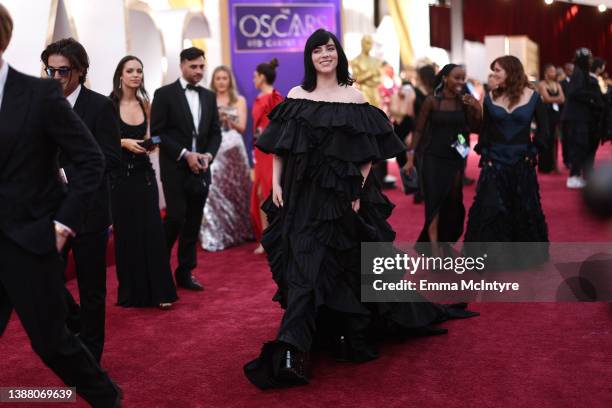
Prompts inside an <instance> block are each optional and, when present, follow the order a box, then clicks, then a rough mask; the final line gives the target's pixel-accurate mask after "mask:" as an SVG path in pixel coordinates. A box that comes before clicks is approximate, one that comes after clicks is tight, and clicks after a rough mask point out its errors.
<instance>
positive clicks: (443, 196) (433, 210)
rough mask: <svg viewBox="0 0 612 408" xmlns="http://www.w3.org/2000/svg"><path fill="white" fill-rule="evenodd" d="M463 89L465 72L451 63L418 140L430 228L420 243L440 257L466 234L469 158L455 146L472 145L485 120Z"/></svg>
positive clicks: (428, 103)
mask: <svg viewBox="0 0 612 408" xmlns="http://www.w3.org/2000/svg"><path fill="white" fill-rule="evenodd" d="M464 85H465V70H464V69H463V68H462V67H461V66H459V65H455V64H448V65H446V66H445V67H444V68H443V69H442V70H441V71H440V72H439V73H438V76H437V77H436V83H435V89H434V93H433V95H430V96H428V97H427V99H426V100H425V102H424V103H423V108H422V109H421V114H420V115H419V117H418V119H417V127H416V131H415V134H414V137H413V143H412V151H419V152H423V155H422V156H421V166H420V169H421V172H420V173H421V182H422V187H423V194H424V198H425V225H423V229H422V231H421V234H420V235H419V238H418V241H419V242H431V243H432V247H431V250H432V251H433V252H434V254H439V248H438V246H437V243H438V242H443V243H454V242H456V241H457V240H458V239H459V238H460V237H461V235H462V234H463V224H464V220H465V208H464V206H463V183H462V181H463V168H464V157H463V156H462V155H461V154H460V153H459V152H458V151H457V149H456V148H455V147H453V146H452V145H453V144H454V143H458V142H460V144H461V145H462V146H467V143H468V140H469V134H470V132H471V131H476V130H477V129H478V127H479V126H480V121H481V119H482V112H481V110H480V104H479V103H478V101H477V100H476V99H475V98H474V97H473V96H472V95H469V94H466V95H461V94H462V91H463V87H464ZM459 139H462V140H459ZM421 144H422V145H423V146H421ZM465 154H467V151H466V152H465ZM413 157H414V155H410V156H409V157H408V163H407V168H408V169H411V168H412V166H413V164H414V159H413ZM424 249H426V248H424Z"/></svg>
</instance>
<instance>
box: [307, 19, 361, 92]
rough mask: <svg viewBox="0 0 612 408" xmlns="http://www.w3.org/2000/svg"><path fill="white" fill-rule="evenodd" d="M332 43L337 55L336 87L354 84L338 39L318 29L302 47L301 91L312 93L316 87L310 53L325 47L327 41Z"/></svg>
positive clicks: (315, 76) (314, 71)
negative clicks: (302, 75) (302, 72)
mask: <svg viewBox="0 0 612 408" xmlns="http://www.w3.org/2000/svg"><path fill="white" fill-rule="evenodd" d="M330 38H331V40H332V41H333V42H334V45H335V47H336V52H337V53H338V65H337V66H336V77H337V78H338V85H344V86H351V85H353V83H354V82H355V80H354V79H353V78H351V74H350V73H349V64H348V59H347V58H346V54H345V53H344V49H342V45H340V41H338V38H337V37H336V36H335V35H334V34H333V33H330V32H329V31H327V30H324V29H322V28H319V29H318V30H316V31H315V32H314V33H312V34H311V35H310V37H308V40H306V46H304V79H303V80H302V89H304V90H305V91H307V92H312V91H314V90H315V88H316V87H317V70H316V69H315V67H314V64H313V63H312V51H313V50H314V49H315V48H317V47H320V46H322V45H325V44H327V43H328V42H329V39H330Z"/></svg>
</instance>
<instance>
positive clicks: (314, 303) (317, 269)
mask: <svg viewBox="0 0 612 408" xmlns="http://www.w3.org/2000/svg"><path fill="white" fill-rule="evenodd" d="M304 72H305V75H304V80H303V82H302V85H301V86H298V87H295V88H293V89H292V90H291V91H290V92H289V96H288V98H287V99H286V100H285V101H283V102H282V103H280V104H279V105H278V106H277V107H276V108H274V110H273V111H272V112H271V113H270V115H269V117H270V124H269V126H268V128H267V129H266V131H265V132H264V133H263V134H262V135H261V136H260V137H259V139H258V141H257V147H258V148H259V149H261V150H262V151H264V152H266V153H270V154H273V155H274V157H273V160H274V161H273V164H274V166H273V181H272V195H271V196H270V197H268V199H267V200H266V201H265V202H264V204H263V208H264V210H265V211H266V213H267V215H268V219H269V221H270V226H269V227H268V228H267V229H266V230H265V232H264V235H263V239H262V245H263V246H264V249H265V250H266V253H267V256H268V262H269V264H270V268H271V270H272V276H273V278H274V280H275V282H276V284H277V286H278V291H277V293H276V295H275V296H274V299H275V300H276V301H278V302H279V303H280V304H281V306H282V307H283V308H284V309H285V313H284V315H283V318H282V322H281V325H280V329H279V332H278V336H277V338H276V340H275V341H272V342H268V343H266V344H265V345H264V347H263V349H262V351H261V354H260V356H259V357H258V358H257V359H255V360H253V361H251V362H250V363H248V364H246V365H245V367H244V370H245V374H246V376H247V377H248V379H249V380H250V381H251V382H252V383H253V384H254V385H256V386H257V387H259V388H262V389H264V388H276V387H287V386H294V385H299V384H306V383H308V380H309V374H308V365H309V364H308V361H309V360H308V352H309V351H310V350H311V349H312V347H313V343H314V342H315V339H316V343H317V344H319V345H321V344H329V343H332V344H336V345H338V346H339V347H338V350H339V351H340V353H339V357H340V358H342V359H343V360H349V361H355V362H363V361H367V360H371V359H373V358H376V357H377V352H376V350H375V348H374V345H373V344H372V343H371V342H370V341H369V339H368V335H369V334H371V332H372V331H373V330H377V332H378V333H380V332H383V331H384V330H383V328H385V329H386V328H389V329H391V328H392V329H393V330H394V332H396V333H401V334H402V335H406V334H409V333H419V334H440V333H442V332H444V331H445V330H444V329H439V328H437V327H435V325H436V324H437V323H439V322H442V321H444V320H447V319H449V318H451V317H469V316H473V315H474V314H473V313H471V312H468V311H466V310H464V307H465V306H463V308H453V307H443V306H439V305H435V304H432V303H427V302H423V303H383V302H381V303H362V302H361V301H360V278H361V276H360V264H359V262H360V244H361V242H365V241H379V242H390V241H393V240H394V238H395V232H394V231H393V230H392V229H391V226H390V225H389V224H388V223H387V222H386V219H387V218H388V217H389V216H390V215H391V211H392V209H393V204H391V203H390V202H389V200H388V199H387V198H386V197H385V196H384V195H383V194H382V193H381V192H380V185H379V184H377V182H376V180H375V178H374V177H373V176H371V175H370V169H371V165H372V162H373V161H376V160H383V159H387V158H390V157H394V156H397V154H399V153H400V152H401V151H402V150H404V149H405V147H404V145H403V144H402V142H401V141H400V140H399V138H398V137H397V136H396V135H395V134H394V133H393V128H392V126H391V123H390V122H389V119H388V118H387V116H386V115H385V114H384V113H383V112H382V111H381V110H380V109H377V108H375V107H373V106H371V105H369V104H368V103H367V102H365V99H364V97H363V95H362V94H361V93H360V92H359V91H357V90H356V89H355V88H353V87H351V86H350V85H351V84H352V83H353V80H352V79H351V77H350V75H349V72H348V61H347V58H346V55H345V54H344V51H343V50H342V47H341V46H340V43H339V42H338V39H337V38H336V37H335V36H334V35H333V34H332V33H330V32H328V31H325V30H322V29H320V30H317V31H315V32H314V33H313V34H312V35H311V36H310V38H309V39H308V40H307V42H306V47H305V50H304Z"/></svg>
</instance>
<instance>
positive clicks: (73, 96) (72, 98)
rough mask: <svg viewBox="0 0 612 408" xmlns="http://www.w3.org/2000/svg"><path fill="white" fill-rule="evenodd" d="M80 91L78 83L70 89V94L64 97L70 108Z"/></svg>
mask: <svg viewBox="0 0 612 408" xmlns="http://www.w3.org/2000/svg"><path fill="white" fill-rule="evenodd" d="M80 93H81V84H79V86H77V87H76V89H75V90H74V91H72V93H71V94H70V95H68V96H67V97H66V99H67V100H68V103H69V104H70V106H71V107H72V109H74V104H75V103H76V101H77V99H79V94H80Z"/></svg>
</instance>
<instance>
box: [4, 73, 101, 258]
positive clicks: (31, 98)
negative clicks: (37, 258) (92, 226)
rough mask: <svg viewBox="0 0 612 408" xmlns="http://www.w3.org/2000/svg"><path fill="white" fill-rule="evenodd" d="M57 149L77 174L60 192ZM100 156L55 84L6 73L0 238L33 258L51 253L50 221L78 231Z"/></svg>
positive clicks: (96, 177) (96, 182)
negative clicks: (3, 236)
mask: <svg viewBox="0 0 612 408" xmlns="http://www.w3.org/2000/svg"><path fill="white" fill-rule="evenodd" d="M59 149H61V150H62V151H63V152H64V154H65V155H67V156H68V157H70V159H71V161H72V163H73V164H74V167H75V169H76V170H77V171H76V172H75V173H74V174H73V176H72V179H71V180H70V184H71V186H70V190H69V191H68V192H65V191H64V188H63V186H62V183H61V181H60V179H59V176H58V162H57V156H58V152H59ZM103 169H104V156H103V155H102V152H101V151H100V148H99V147H98V145H97V143H96V141H95V140H94V138H93V136H92V135H91V133H90V132H89V130H88V129H87V127H86V126H85V125H84V124H83V122H82V121H81V120H80V119H79V117H78V116H77V114H76V113H75V112H74V111H73V110H72V108H71V107H70V104H69V103H68V101H66V98H64V95H63V94H62V92H61V89H60V85H59V84H58V83H57V82H56V81H54V80H43V79H37V78H33V77H30V76H27V75H24V74H21V73H19V72H17V71H15V70H14V69H12V68H9V72H8V77H7V81H6V85H5V88H4V96H3V99H2V106H1V107H0V232H1V233H2V234H4V235H5V236H7V237H8V238H9V239H11V240H12V241H14V242H15V243H16V244H18V245H19V246H21V247H23V248H24V249H26V250H28V251H30V252H32V253H35V254H46V253H49V252H50V251H55V232H54V228H53V220H57V221H59V222H61V223H62V224H64V225H66V226H68V227H70V228H72V229H75V230H76V229H77V228H78V226H79V225H82V223H83V217H84V215H85V209H86V206H87V204H88V202H89V199H90V198H91V195H92V193H93V192H94V191H95V189H96V187H97V186H98V185H99V183H100V180H101V178H102V171H103Z"/></svg>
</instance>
